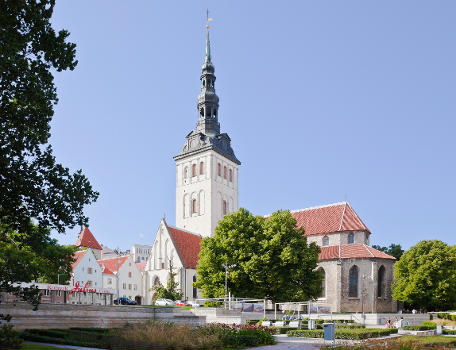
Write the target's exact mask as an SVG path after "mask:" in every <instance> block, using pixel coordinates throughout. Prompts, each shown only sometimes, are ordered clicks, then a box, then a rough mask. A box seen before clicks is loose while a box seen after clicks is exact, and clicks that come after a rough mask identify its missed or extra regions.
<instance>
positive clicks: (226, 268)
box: [222, 263, 236, 310]
mask: <svg viewBox="0 0 456 350" xmlns="http://www.w3.org/2000/svg"><path fill="white" fill-rule="evenodd" d="M222 266H223V267H224V268H225V298H224V300H225V310H226V297H227V294H228V269H231V268H232V267H236V264H232V265H228V264H227V263H224V264H222Z"/></svg>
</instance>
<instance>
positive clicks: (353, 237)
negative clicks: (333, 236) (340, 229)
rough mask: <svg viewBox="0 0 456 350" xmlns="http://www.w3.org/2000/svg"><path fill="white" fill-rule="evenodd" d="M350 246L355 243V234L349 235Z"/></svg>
mask: <svg viewBox="0 0 456 350" xmlns="http://www.w3.org/2000/svg"><path fill="white" fill-rule="evenodd" d="M347 242H348V244H353V243H355V234H354V233H353V232H350V233H349V234H348V240H347Z"/></svg>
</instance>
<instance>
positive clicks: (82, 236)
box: [75, 227, 103, 259]
mask: <svg viewBox="0 0 456 350" xmlns="http://www.w3.org/2000/svg"><path fill="white" fill-rule="evenodd" d="M75 246H76V247H78V248H92V250H93V253H94V254H95V256H96V257H97V259H100V258H101V251H102V249H103V248H102V246H101V245H100V244H99V243H98V241H97V240H96V238H95V236H94V235H93V234H92V232H90V230H89V228H88V227H84V228H83V229H82V230H81V232H80V233H79V236H78V239H77V240H76V243H75Z"/></svg>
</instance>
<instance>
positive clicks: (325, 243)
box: [322, 236, 329, 247]
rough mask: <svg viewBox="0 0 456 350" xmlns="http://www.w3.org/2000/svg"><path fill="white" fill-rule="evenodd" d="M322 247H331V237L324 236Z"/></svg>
mask: <svg viewBox="0 0 456 350" xmlns="http://www.w3.org/2000/svg"><path fill="white" fill-rule="evenodd" d="M322 245H323V246H324V247H325V246H327V245H329V237H328V236H324V237H323V243H322Z"/></svg>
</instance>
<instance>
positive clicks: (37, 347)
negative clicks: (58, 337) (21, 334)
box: [20, 343, 68, 350]
mask: <svg viewBox="0 0 456 350" xmlns="http://www.w3.org/2000/svg"><path fill="white" fill-rule="evenodd" d="M20 350H68V349H65V348H58V347H55V346H50V345H43V344H30V343H22V345H21V347H20Z"/></svg>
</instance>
